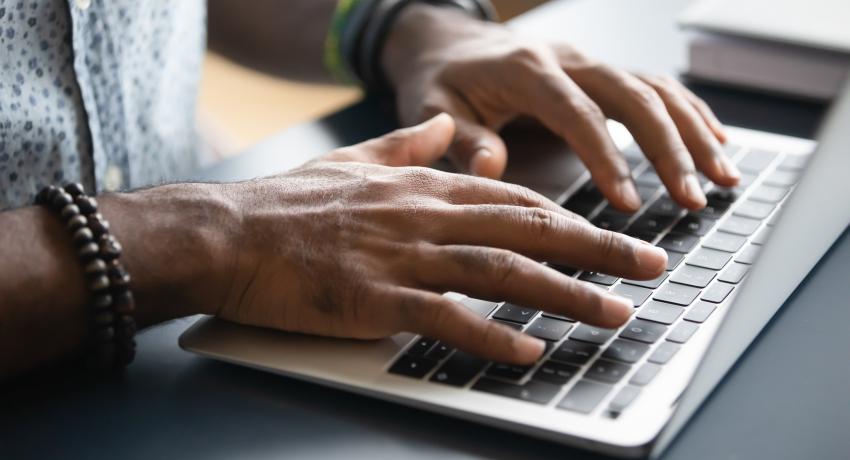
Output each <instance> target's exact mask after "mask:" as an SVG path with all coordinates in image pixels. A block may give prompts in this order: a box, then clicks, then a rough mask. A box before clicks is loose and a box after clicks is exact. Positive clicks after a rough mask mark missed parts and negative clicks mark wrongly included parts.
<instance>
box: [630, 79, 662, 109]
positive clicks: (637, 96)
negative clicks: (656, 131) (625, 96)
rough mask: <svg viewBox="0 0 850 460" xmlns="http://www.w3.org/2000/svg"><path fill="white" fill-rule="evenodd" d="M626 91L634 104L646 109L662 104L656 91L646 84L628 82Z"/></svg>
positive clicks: (655, 107)
mask: <svg viewBox="0 0 850 460" xmlns="http://www.w3.org/2000/svg"><path fill="white" fill-rule="evenodd" d="M628 92H629V94H630V96H631V98H632V100H633V101H634V103H635V104H637V105H639V106H641V107H644V108H646V109H650V110H654V109H657V108H659V107H662V106H663V105H664V103H663V101H662V100H661V96H660V95H659V94H658V91H656V90H655V89H654V88H652V87H651V86H649V85H647V84H644V83H638V82H633V83H631V84H629V88H628Z"/></svg>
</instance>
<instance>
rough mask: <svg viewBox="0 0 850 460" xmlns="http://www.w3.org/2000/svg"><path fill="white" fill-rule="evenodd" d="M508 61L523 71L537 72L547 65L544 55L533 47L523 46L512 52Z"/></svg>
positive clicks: (508, 56)
mask: <svg viewBox="0 0 850 460" xmlns="http://www.w3.org/2000/svg"><path fill="white" fill-rule="evenodd" d="M506 61H507V62H509V63H510V64H512V65H514V66H516V67H517V69H519V70H523V71H528V70H533V71H537V70H539V69H541V68H542V67H544V66H545V65H546V58H545V55H544V53H543V52H542V51H541V50H540V49H539V48H538V47H536V46H532V45H523V46H519V47H517V48H515V49H513V50H511V51H510V52H509V53H508V55H507V59H506Z"/></svg>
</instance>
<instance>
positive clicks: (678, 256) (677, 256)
mask: <svg viewBox="0 0 850 460" xmlns="http://www.w3.org/2000/svg"><path fill="white" fill-rule="evenodd" d="M666 252H667V271H668V272H669V271H673V270H675V269H676V267H678V266H679V264H680V263H682V259H684V258H685V255H684V254H682V253H681V252H672V251H666Z"/></svg>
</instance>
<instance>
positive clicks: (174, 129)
mask: <svg viewBox="0 0 850 460" xmlns="http://www.w3.org/2000/svg"><path fill="white" fill-rule="evenodd" d="M205 8H206V4H205V1H204V0H0V210H2V209H8V208H13V207H18V206H23V205H26V204H29V203H30V202H31V201H32V197H33V196H34V194H35V193H36V192H37V191H38V190H39V189H40V188H41V187H43V186H44V185H47V184H54V183H58V182H65V181H79V182H82V183H83V185H85V186H86V187H87V188H89V189H90V190H91V189H95V190H98V191H102V190H117V189H127V188H134V187H140V186H145V185H150V184H156V183H160V182H163V181H167V180H175V179H178V178H181V177H186V175H188V174H189V173H190V172H191V171H192V170H193V169H194V168H195V167H197V164H198V159H199V153H198V151H197V134H196V131H195V118H194V115H195V105H196V99H197V91H198V80H199V76H200V69H201V60H202V55H203V50H204V47H205V41H206V37H205V27H206V26H205V20H206V10H205Z"/></svg>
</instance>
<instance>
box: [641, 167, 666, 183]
mask: <svg viewBox="0 0 850 460" xmlns="http://www.w3.org/2000/svg"><path fill="white" fill-rule="evenodd" d="M635 183H637V184H640V185H647V186H656V187H657V186H660V185H661V178H660V177H658V173H656V172H655V170H654V169H652V168H646V169H645V170H644V171H643V172H642V173H640V174H639V175H638V176H637V177H636V178H635Z"/></svg>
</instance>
